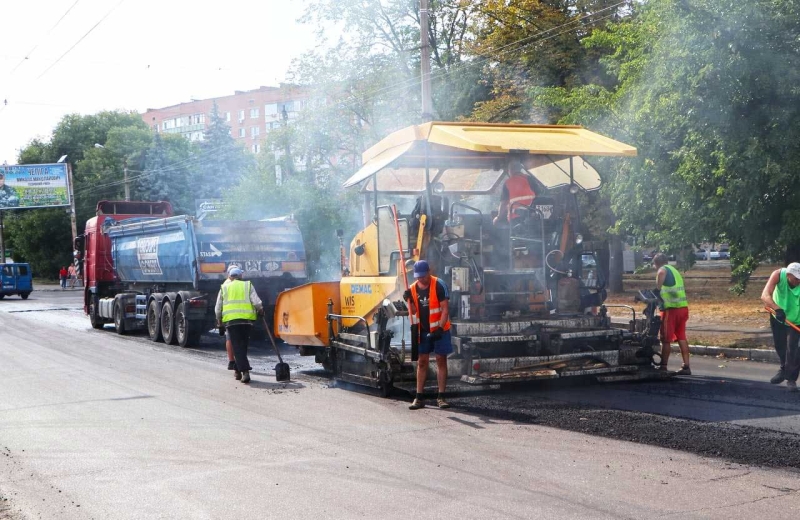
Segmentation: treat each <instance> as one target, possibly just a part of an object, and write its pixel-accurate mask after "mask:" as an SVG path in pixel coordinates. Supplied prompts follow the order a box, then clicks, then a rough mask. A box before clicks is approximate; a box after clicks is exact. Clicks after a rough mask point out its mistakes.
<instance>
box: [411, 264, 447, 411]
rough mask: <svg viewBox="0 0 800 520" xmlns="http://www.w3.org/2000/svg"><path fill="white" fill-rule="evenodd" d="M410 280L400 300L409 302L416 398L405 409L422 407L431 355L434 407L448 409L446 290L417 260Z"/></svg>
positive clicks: (428, 267)
mask: <svg viewBox="0 0 800 520" xmlns="http://www.w3.org/2000/svg"><path fill="white" fill-rule="evenodd" d="M414 278H416V280H415V281H414V283H413V284H411V288H409V289H406V292H405V293H404V294H403V298H404V299H405V300H406V301H408V302H409V306H410V311H411V326H412V327H417V331H416V333H417V334H418V336H417V337H418V338H419V339H418V344H419V346H418V349H419V359H417V395H416V396H415V398H414V402H412V403H411V406H409V409H411V410H417V409H419V408H423V407H424V406H425V401H424V400H423V399H422V395H423V393H424V392H425V380H426V379H427V377H428V365H429V363H430V357H431V353H434V354H436V379H437V382H438V384H439V396H438V399H437V404H438V405H439V408H450V405H449V404H448V403H447V401H445V399H444V392H445V390H446V388H447V356H448V355H449V354H452V352H453V343H452V340H451V338H450V312H449V309H448V307H447V306H448V304H449V300H450V294H449V292H448V291H447V286H446V285H445V284H444V282H442V281H441V280H439V279H438V278H436V277H434V276H431V269H430V266H429V265H428V262H426V261H425V260H420V261H419V262H417V263H415V264H414Z"/></svg>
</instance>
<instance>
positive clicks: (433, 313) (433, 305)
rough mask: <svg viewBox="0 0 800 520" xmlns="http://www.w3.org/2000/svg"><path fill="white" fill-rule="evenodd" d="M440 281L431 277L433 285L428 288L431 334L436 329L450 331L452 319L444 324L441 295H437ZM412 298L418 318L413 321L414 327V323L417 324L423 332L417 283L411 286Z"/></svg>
mask: <svg viewBox="0 0 800 520" xmlns="http://www.w3.org/2000/svg"><path fill="white" fill-rule="evenodd" d="M438 283H439V279H438V278H436V277H435V276H431V284H430V286H429V287H428V328H429V329H430V331H431V332H433V331H435V330H436V329H438V328H440V327H441V329H442V330H444V331H448V330H450V319H449V318H448V320H447V321H446V322H445V323H444V324H443V323H441V321H442V308H441V306H440V305H439V295H438V294H436V288H437V287H438V285H437V284H438ZM411 298H412V300H413V302H414V307H415V309H416V316H415V318H416V319H415V320H412V325H413V324H414V323H416V324H417V326H418V327H419V330H420V332H422V322H421V321H420V319H419V314H420V312H421V309H420V306H419V296H417V282H414V283H413V284H411Z"/></svg>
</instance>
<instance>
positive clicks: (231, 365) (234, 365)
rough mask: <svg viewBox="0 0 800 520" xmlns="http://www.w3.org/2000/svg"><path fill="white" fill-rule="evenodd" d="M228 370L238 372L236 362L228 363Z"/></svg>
mask: <svg viewBox="0 0 800 520" xmlns="http://www.w3.org/2000/svg"><path fill="white" fill-rule="evenodd" d="M228 370H236V361H228Z"/></svg>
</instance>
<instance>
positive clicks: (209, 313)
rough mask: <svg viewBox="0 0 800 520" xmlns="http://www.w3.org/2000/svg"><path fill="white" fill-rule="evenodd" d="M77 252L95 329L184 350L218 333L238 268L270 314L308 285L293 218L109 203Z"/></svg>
mask: <svg viewBox="0 0 800 520" xmlns="http://www.w3.org/2000/svg"><path fill="white" fill-rule="evenodd" d="M76 249H77V250H78V251H79V252H80V251H82V253H80V257H81V261H82V263H83V269H82V270H83V273H84V277H85V284H84V312H85V313H86V314H87V315H88V316H89V320H90V322H91V324H92V327H94V328H95V329H102V328H103V327H104V325H105V324H107V323H113V324H114V328H115V329H116V331H117V333H119V334H125V333H127V332H130V331H134V330H138V329H146V330H147V333H148V335H149V336H150V339H151V340H153V341H164V342H166V343H174V344H178V345H180V346H182V347H186V346H192V345H195V344H197V343H198V341H199V339H200V336H201V334H202V333H204V332H207V331H209V330H210V329H213V328H214V326H215V316H214V306H215V303H216V300H217V294H218V292H219V289H220V286H221V284H222V282H223V281H224V280H225V278H226V277H227V269H228V267H229V266H230V265H232V264H235V265H237V266H239V267H241V268H242V270H243V271H244V279H245V280H249V281H251V282H252V283H253V286H254V287H255V288H256V290H257V291H258V293H259V295H260V296H261V298H262V300H264V304H265V309H266V310H267V311H269V312H271V311H272V305H273V304H274V300H275V297H276V295H277V294H278V293H279V292H281V291H283V290H285V289H288V288H290V287H294V286H295V285H298V284H302V283H305V282H306V264H305V249H304V247H303V241H302V237H301V234H300V230H299V228H298V226H297V223H296V222H295V221H293V220H292V219H290V218H279V219H270V220H264V221H231V220H197V219H195V218H194V217H191V216H187V215H181V216H175V215H173V214H172V206H171V205H170V204H169V202H164V201H160V202H138V201H101V202H99V203H98V204H97V214H96V216H94V217H92V218H91V219H89V220H88V221H87V222H86V230H85V233H84V234H83V235H81V236H80V237H78V239H77V240H76Z"/></svg>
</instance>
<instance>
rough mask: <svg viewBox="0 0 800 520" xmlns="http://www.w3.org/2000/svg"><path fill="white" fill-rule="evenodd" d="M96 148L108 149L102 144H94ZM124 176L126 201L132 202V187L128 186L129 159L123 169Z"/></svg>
mask: <svg viewBox="0 0 800 520" xmlns="http://www.w3.org/2000/svg"><path fill="white" fill-rule="evenodd" d="M94 147H95V148H102V149H103V150H105V149H106V147H105V146H103V145H102V144H100V143H94ZM122 174H123V176H124V177H123V178H124V180H125V200H126V201H127V200H131V187H130V186H129V185H128V160H127V159H125V165H124V166H123V167H122Z"/></svg>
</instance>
